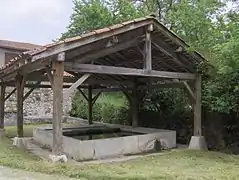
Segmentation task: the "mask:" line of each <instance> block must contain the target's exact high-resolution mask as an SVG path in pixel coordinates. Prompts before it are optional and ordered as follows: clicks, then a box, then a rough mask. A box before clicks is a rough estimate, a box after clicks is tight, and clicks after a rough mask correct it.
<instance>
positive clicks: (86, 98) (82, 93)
mask: <svg viewBox="0 0 239 180" xmlns="http://www.w3.org/2000/svg"><path fill="white" fill-rule="evenodd" d="M77 89H78V90H79V92H80V93H81V95H82V96H83V97H84V98H85V100H86V101H87V102H88V101H89V99H88V97H87V96H86V95H85V93H84V92H83V91H82V90H81V89H80V88H77Z"/></svg>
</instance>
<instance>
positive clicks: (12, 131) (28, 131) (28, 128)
mask: <svg viewBox="0 0 239 180" xmlns="http://www.w3.org/2000/svg"><path fill="white" fill-rule="evenodd" d="M44 125H46V124H29V125H24V128H23V129H24V130H23V133H24V137H32V130H33V128H35V127H39V126H44ZM5 130H6V136H7V137H9V138H13V137H16V136H17V129H16V126H8V127H6V128H5Z"/></svg>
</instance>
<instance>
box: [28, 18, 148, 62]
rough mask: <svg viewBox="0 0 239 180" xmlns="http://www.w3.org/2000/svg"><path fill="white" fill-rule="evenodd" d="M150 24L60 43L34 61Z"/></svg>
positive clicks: (145, 22)
mask: <svg viewBox="0 0 239 180" xmlns="http://www.w3.org/2000/svg"><path fill="white" fill-rule="evenodd" d="M148 24H151V21H148V20H145V21H140V22H135V23H132V24H128V25H124V26H122V27H119V28H114V30H110V31H107V32H103V33H97V34H94V33H93V34H92V36H89V37H85V38H81V39H80V40H75V41H73V42H71V43H70V44H68V45H66V44H65V43H67V42H65V43H63V42H62V43H59V44H58V45H55V46H53V47H51V48H48V49H47V50H46V51H44V52H42V53H39V54H37V55H34V56H33V57H32V61H36V60H38V59H44V58H47V57H50V56H53V55H56V54H58V53H61V52H66V51H69V50H71V49H75V48H77V47H80V46H84V45H86V44H90V43H93V42H96V41H99V40H102V39H105V38H108V37H112V36H115V35H117V34H121V33H124V32H128V31H132V30H133V29H137V28H140V27H144V26H147V25H148Z"/></svg>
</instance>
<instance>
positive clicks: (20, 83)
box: [16, 75, 25, 137]
mask: <svg viewBox="0 0 239 180" xmlns="http://www.w3.org/2000/svg"><path fill="white" fill-rule="evenodd" d="M24 85H25V77H23V76H21V75H18V76H17V77H16V89H17V134H18V137H23V94H24Z"/></svg>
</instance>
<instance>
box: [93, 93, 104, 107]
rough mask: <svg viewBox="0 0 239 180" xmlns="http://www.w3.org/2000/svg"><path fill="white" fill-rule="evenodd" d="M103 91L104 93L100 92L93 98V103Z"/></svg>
mask: <svg viewBox="0 0 239 180" xmlns="http://www.w3.org/2000/svg"><path fill="white" fill-rule="evenodd" d="M101 93H102V92H98V93H97V94H96V95H95V97H94V98H93V99H92V101H93V102H92V103H93V105H94V104H95V102H96V100H97V99H98V98H99V97H100V95H101Z"/></svg>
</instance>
